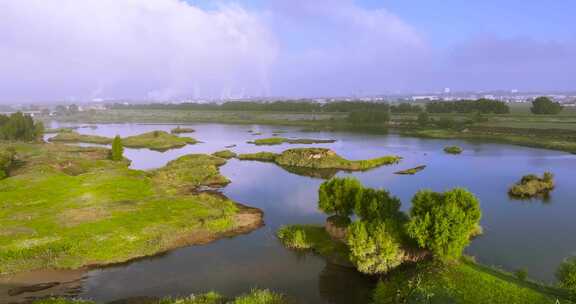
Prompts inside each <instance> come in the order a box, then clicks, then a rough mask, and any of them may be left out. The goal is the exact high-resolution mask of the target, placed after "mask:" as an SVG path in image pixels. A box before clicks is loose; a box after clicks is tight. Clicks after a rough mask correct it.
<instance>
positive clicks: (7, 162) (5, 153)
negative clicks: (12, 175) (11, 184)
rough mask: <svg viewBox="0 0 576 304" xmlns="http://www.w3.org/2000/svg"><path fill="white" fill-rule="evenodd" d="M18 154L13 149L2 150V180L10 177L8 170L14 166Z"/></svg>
mask: <svg viewBox="0 0 576 304" xmlns="http://www.w3.org/2000/svg"><path fill="white" fill-rule="evenodd" d="M15 156H16V152H15V151H14V149H11V148H4V149H0V179H3V178H5V177H7V176H8V168H9V167H10V166H11V165H12V162H13V161H14V157H15Z"/></svg>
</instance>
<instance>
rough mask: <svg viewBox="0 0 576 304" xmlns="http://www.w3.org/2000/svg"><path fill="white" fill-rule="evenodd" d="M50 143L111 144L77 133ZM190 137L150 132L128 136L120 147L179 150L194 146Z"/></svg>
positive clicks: (65, 133)
mask: <svg viewBox="0 0 576 304" xmlns="http://www.w3.org/2000/svg"><path fill="white" fill-rule="evenodd" d="M49 141H50V142H61V143H92V144H100V145H109V144H112V138H109V137H104V136H97V135H86V134H80V133H77V132H73V131H72V132H61V133H58V134H57V135H56V136H54V137H52V138H50V139H49ZM197 142H198V141H196V140H195V139H193V138H190V137H180V136H177V135H174V134H170V133H167V132H164V131H152V132H148V133H144V134H140V135H135V136H129V137H125V138H123V139H122V145H123V146H125V147H127V148H135V149H138V148H146V149H150V150H156V151H166V150H170V149H174V148H181V147H184V146H186V145H188V144H196V143H197Z"/></svg>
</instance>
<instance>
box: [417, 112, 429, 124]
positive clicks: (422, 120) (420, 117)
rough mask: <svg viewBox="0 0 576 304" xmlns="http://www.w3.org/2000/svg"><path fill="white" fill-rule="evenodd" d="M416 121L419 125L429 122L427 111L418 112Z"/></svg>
mask: <svg viewBox="0 0 576 304" xmlns="http://www.w3.org/2000/svg"><path fill="white" fill-rule="evenodd" d="M417 122H418V124H419V125H420V126H421V127H425V126H427V125H428V123H430V115H428V112H420V113H419V114H418V119H417Z"/></svg>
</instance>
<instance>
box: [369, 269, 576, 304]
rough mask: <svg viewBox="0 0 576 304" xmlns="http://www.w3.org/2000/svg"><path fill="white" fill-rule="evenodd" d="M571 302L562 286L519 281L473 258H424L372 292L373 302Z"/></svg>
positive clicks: (539, 303) (432, 303)
mask: <svg viewBox="0 0 576 304" xmlns="http://www.w3.org/2000/svg"><path fill="white" fill-rule="evenodd" d="M557 300H558V302H556V301H557ZM388 303H391V304H392V303H412V304H419V303H422V304H424V303H426V304H444V303H455V304H456V303H458V304H459V303H466V304H467V303H474V304H546V303H550V304H555V303H572V302H570V300H569V297H568V294H566V292H564V291H563V290H559V289H555V288H552V287H546V286H542V285H539V284H536V283H534V282H530V281H522V280H519V279H517V278H516V277H514V275H513V274H510V273H507V272H503V271H500V270H495V269H492V268H489V267H485V266H481V265H479V264H476V263H474V262H472V261H466V260H465V261H462V262H460V263H458V264H451V265H441V266H439V265H434V264H433V263H432V262H425V263H421V264H418V265H416V266H409V267H404V268H402V269H397V270H395V271H394V272H392V273H390V274H389V275H388V276H386V277H383V279H382V281H381V282H380V283H378V286H377V287H376V290H375V292H374V304H388Z"/></svg>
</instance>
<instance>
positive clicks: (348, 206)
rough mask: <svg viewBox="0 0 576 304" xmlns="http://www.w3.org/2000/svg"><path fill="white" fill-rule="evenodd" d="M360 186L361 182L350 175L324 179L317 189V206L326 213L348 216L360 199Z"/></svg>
mask: <svg viewBox="0 0 576 304" xmlns="http://www.w3.org/2000/svg"><path fill="white" fill-rule="evenodd" d="M362 188H363V187H362V184H361V183H360V182H359V181H358V180H357V179H356V178H352V177H345V178H333V179H331V180H329V181H326V182H324V183H322V185H320V189H319V190H318V208H319V209H320V210H321V211H322V212H324V213H326V214H330V215H331V214H336V215H338V216H342V217H348V216H350V215H352V212H353V211H354V207H355V205H356V203H357V202H358V201H360V199H361V195H362Z"/></svg>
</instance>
